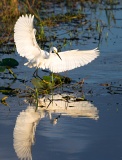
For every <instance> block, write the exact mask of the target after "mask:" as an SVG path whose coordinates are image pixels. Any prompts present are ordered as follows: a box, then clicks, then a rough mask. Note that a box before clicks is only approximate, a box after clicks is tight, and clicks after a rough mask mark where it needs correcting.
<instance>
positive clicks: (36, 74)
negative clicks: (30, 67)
mask: <svg viewBox="0 0 122 160" xmlns="http://www.w3.org/2000/svg"><path fill="white" fill-rule="evenodd" d="M33 76H34V77H35V78H36V77H38V78H40V79H41V80H42V78H41V77H39V75H38V68H36V70H35V71H34V73H33Z"/></svg>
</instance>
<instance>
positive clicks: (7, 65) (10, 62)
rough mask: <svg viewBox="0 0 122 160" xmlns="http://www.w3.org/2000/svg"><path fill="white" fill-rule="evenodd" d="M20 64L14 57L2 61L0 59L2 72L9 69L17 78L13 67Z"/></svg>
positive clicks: (0, 70)
mask: <svg viewBox="0 0 122 160" xmlns="http://www.w3.org/2000/svg"><path fill="white" fill-rule="evenodd" d="M18 65H19V63H18V62H17V61H16V60H15V59H13V58H5V59H2V61H0V72H5V70H6V69H7V70H8V71H9V73H10V74H12V75H13V77H14V78H17V76H16V75H15V74H14V72H13V71H12V70H11V68H15V67H17V66H18Z"/></svg>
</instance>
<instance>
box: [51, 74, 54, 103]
mask: <svg viewBox="0 0 122 160" xmlns="http://www.w3.org/2000/svg"><path fill="white" fill-rule="evenodd" d="M53 82H54V77H53V72H52V87H53ZM51 93H52V103H53V89H51Z"/></svg>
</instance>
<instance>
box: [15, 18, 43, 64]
mask: <svg viewBox="0 0 122 160" xmlns="http://www.w3.org/2000/svg"><path fill="white" fill-rule="evenodd" d="M33 20H34V16H31V15H29V16H28V15H26V16H23V15H22V16H21V17H20V18H19V19H18V20H17V22H16V24H15V27H14V41H15V44H16V48H17V52H18V53H19V54H20V56H22V57H26V58H27V59H28V60H29V61H30V60H32V59H33V58H35V57H37V56H41V54H40V53H41V50H40V48H39V46H38V44H37V42H36V39H35V33H36V29H34V27H33Z"/></svg>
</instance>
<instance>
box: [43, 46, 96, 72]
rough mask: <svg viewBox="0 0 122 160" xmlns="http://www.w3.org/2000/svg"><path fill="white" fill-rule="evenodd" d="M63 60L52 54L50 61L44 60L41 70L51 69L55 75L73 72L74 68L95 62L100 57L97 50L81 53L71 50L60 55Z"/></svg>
mask: <svg viewBox="0 0 122 160" xmlns="http://www.w3.org/2000/svg"><path fill="white" fill-rule="evenodd" d="M58 54H59V55H60V57H61V59H62V60H61V59H60V58H59V57H58V56H57V55H56V54H51V55H50V58H49V59H48V60H46V59H45V60H44V61H43V63H42V65H41V66H40V68H43V69H46V68H47V69H49V70H51V71H52V72H54V73H58V72H64V71H67V70H72V69H74V68H77V67H80V66H84V65H86V64H88V63H90V62H91V61H93V60H94V59H95V58H96V57H97V56H99V50H98V49H97V48H95V49H93V50H87V51H80V50H70V51H66V52H59V53H58Z"/></svg>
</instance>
